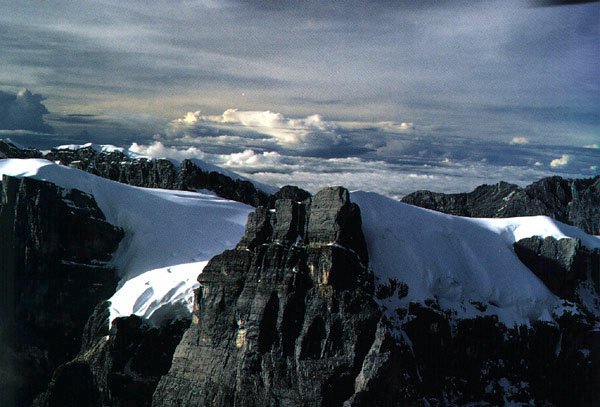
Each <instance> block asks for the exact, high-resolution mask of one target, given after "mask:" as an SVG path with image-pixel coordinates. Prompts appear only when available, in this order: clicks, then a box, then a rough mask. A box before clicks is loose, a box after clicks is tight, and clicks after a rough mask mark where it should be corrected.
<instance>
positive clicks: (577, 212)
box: [0, 140, 600, 235]
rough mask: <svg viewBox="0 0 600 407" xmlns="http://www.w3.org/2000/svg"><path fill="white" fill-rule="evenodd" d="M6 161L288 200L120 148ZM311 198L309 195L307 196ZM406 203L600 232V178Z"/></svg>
mask: <svg viewBox="0 0 600 407" xmlns="http://www.w3.org/2000/svg"><path fill="white" fill-rule="evenodd" d="M2 158H45V159H47V160H50V161H54V162H58V163H60V164H63V165H67V166H70V167H73V168H77V169H80V170H83V171H87V172H90V173H92V174H95V175H98V176H100V177H103V178H108V179H111V180H113V181H118V182H121V183H125V184H129V185H134V186H140V187H146V188H165V189H178V190H184V191H195V190H199V189H206V190H209V191H212V192H214V193H215V194H217V195H218V196H220V197H222V198H226V199H231V200H234V201H238V202H242V203H245V204H248V205H251V206H254V207H257V206H268V207H271V208H272V207H273V205H274V202H275V200H276V199H278V198H280V197H285V196H282V195H281V194H282V192H278V193H276V194H274V195H270V194H269V193H267V192H265V191H262V190H260V189H259V188H257V187H256V186H254V185H253V184H252V183H251V182H249V181H245V180H240V179H233V178H231V177H229V176H227V175H224V174H222V173H220V172H217V171H207V170H203V169H202V168H200V167H199V166H198V165H196V164H195V163H194V162H193V161H191V160H183V161H182V162H181V164H179V165H176V164H174V163H173V162H172V161H171V160H168V159H148V158H131V157H129V156H128V155H127V154H125V153H123V152H122V151H119V150H113V151H110V152H102V151H98V150H97V149H95V148H94V147H93V146H89V147H80V148H76V149H52V150H50V151H49V152H47V153H45V154H44V153H42V152H41V151H39V150H36V149H32V148H18V147H16V146H15V145H14V144H12V143H10V142H9V141H5V140H0V159H2ZM290 188H295V187H290ZM296 189H297V188H296ZM283 193H287V192H283ZM307 194H308V193H306V192H305V194H304V195H303V196H304V198H306V196H307ZM402 202H405V203H408V204H411V205H415V206H419V207H422V208H427V209H433V210H436V211H439V212H444V213H448V214H451V215H458V216H467V217H486V218H507V217H515V216H535V215H545V216H549V217H551V218H554V219H556V220H559V221H561V222H563V223H566V224H569V225H574V226H577V227H578V228H580V229H582V230H584V231H585V232H587V233H590V234H596V235H598V234H600V176H596V177H594V178H588V179H577V180H569V179H563V178H561V177H558V176H554V177H548V178H543V179H541V180H539V181H537V182H534V183H533V184H531V185H529V186H527V187H525V188H521V187H519V186H517V185H515V184H510V183H507V182H499V183H498V184H496V185H481V186H479V187H477V188H476V189H475V190H474V191H472V192H468V193H459V194H443V193H438V192H431V191H417V192H414V193H411V194H409V195H407V196H405V197H404V198H403V199H402Z"/></svg>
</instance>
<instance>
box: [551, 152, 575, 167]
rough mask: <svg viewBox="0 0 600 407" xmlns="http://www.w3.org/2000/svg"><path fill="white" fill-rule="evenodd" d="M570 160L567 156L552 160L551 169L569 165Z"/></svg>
mask: <svg viewBox="0 0 600 407" xmlns="http://www.w3.org/2000/svg"><path fill="white" fill-rule="evenodd" d="M570 159H571V157H570V156H569V155H568V154H563V155H562V156H561V157H560V158H555V159H554V160H552V161H550V166H551V167H553V168H556V167H564V166H565V165H567V164H568V163H569V160H570Z"/></svg>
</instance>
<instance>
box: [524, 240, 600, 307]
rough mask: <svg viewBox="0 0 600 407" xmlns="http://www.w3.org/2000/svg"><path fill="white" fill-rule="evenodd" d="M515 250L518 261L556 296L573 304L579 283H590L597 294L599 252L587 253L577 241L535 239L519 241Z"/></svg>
mask: <svg viewBox="0 0 600 407" xmlns="http://www.w3.org/2000/svg"><path fill="white" fill-rule="evenodd" d="M514 249H515V253H516V254H517V256H519V259H520V260H521V261H522V262H523V263H524V264H525V265H526V266H527V267H528V268H529V269H530V270H531V271H533V273H534V274H535V275H536V276H538V277H539V278H540V280H542V281H543V282H544V284H546V286H547V287H548V288H549V289H550V291H552V292H553V293H554V294H556V295H558V296H559V297H561V298H565V299H567V300H569V301H575V300H576V299H577V290H578V288H579V286H580V284H581V283H582V282H589V283H590V284H593V285H594V286H595V287H594V288H595V290H596V291H598V292H600V285H599V282H600V281H599V280H600V251H598V250H595V251H590V250H588V249H587V248H586V247H585V246H583V245H582V244H581V241H580V240H579V239H572V238H563V239H559V240H557V239H555V238H553V237H547V238H545V239H543V238H542V237H540V236H534V237H530V238H526V239H521V240H519V241H518V242H516V243H515V244H514ZM599 309H600V308H599Z"/></svg>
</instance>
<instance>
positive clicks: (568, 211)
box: [402, 176, 600, 234]
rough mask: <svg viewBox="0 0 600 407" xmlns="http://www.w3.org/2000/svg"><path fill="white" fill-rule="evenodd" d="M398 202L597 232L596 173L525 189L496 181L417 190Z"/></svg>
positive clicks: (599, 196)
mask: <svg viewBox="0 0 600 407" xmlns="http://www.w3.org/2000/svg"><path fill="white" fill-rule="evenodd" d="M402 202H405V203H408V204H411V205H416V206H420V207H423V208H427V209H433V210H436V211H440V212H444V213H448V214H451V215H460V216H471V217H487V218H508V217H513V216H532V215H547V216H550V217H552V218H554V219H556V220H559V221H561V222H563V223H567V224H570V225H574V226H577V227H578V228H581V229H583V230H585V231H586V232H587V233H591V234H600V176H597V177H595V178H590V179H578V180H566V179H563V178H561V177H550V178H544V179H542V180H540V181H537V182H534V183H533V184H531V185H529V186H527V187H525V188H520V187H518V186H516V185H513V184H508V183H506V182H500V183H499V184H496V185H482V186H479V187H477V188H476V189H475V190H474V191H472V192H469V193H460V194H442V193H436V192H430V191H417V192H414V193H412V194H409V195H407V196H405V197H404V198H403V199H402Z"/></svg>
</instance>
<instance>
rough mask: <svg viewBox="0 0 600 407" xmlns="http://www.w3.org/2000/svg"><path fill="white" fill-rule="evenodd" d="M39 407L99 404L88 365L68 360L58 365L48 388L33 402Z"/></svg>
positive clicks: (72, 406) (75, 406)
mask: <svg viewBox="0 0 600 407" xmlns="http://www.w3.org/2000/svg"><path fill="white" fill-rule="evenodd" d="M34 405H35V406H40V407H53V406H65V407H82V406H90V407H91V406H98V407H99V406H100V394H99V393H98V389H97V388H96V384H95V382H94V376H93V375H92V371H91V369H90V366H89V365H88V364H87V363H85V362H79V361H76V362H69V363H66V364H64V365H61V366H59V367H58V368H57V369H56V370H55V371H54V374H53V375H52V380H51V381H50V384H49V385H48V390H46V392H44V393H42V394H41V395H40V396H39V397H38V398H37V399H36V400H35V402H34Z"/></svg>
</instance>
